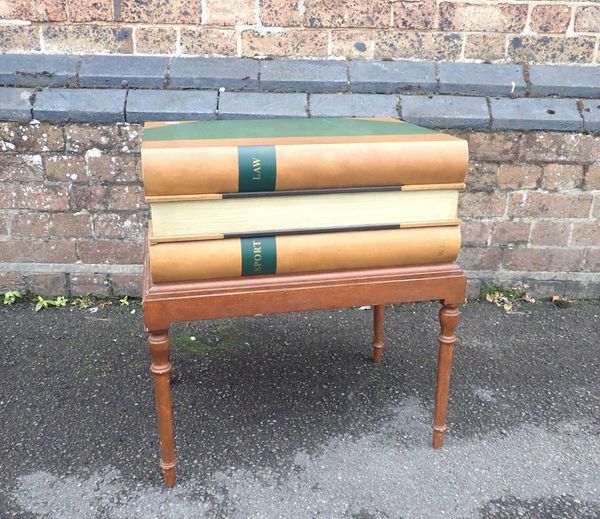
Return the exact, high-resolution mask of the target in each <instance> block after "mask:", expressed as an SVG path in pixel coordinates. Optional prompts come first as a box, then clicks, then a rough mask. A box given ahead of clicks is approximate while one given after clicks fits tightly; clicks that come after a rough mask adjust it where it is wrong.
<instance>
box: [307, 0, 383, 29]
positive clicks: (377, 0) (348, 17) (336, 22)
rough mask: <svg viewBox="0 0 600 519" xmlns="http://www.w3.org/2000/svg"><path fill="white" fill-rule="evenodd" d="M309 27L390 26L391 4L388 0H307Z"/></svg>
mask: <svg viewBox="0 0 600 519" xmlns="http://www.w3.org/2000/svg"><path fill="white" fill-rule="evenodd" d="M304 5H305V9H306V10H305V14H304V19H305V24H306V25H307V26H308V27H361V28H362V27H380V28H383V27H389V25H390V4H389V2H387V1H386V0H371V1H369V2H363V1H361V0H347V1H345V2H329V1H328V0H305V1H304Z"/></svg>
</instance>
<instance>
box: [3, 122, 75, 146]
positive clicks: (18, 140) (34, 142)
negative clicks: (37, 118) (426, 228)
mask: <svg viewBox="0 0 600 519" xmlns="http://www.w3.org/2000/svg"><path fill="white" fill-rule="evenodd" d="M0 141H1V142H0V151H14V152H16V153H39V152H41V151H60V150H62V149H63V148H64V146H65V142H64V139H63V134H62V128H61V127H60V126H56V125H52V124H40V123H33V122H32V123H29V124H21V123H10V122H9V123H0Z"/></svg>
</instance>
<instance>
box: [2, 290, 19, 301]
mask: <svg viewBox="0 0 600 519" xmlns="http://www.w3.org/2000/svg"><path fill="white" fill-rule="evenodd" d="M22 298H23V296H22V295H21V292H19V291H18V290H9V291H8V292H4V304H5V305H12V304H13V303H14V302H15V301H16V300H17V299H22Z"/></svg>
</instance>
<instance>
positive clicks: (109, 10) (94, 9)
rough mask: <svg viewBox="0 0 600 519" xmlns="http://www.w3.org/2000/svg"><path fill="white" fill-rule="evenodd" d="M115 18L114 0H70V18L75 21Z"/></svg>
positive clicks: (110, 19)
mask: <svg viewBox="0 0 600 519" xmlns="http://www.w3.org/2000/svg"><path fill="white" fill-rule="evenodd" d="M113 18H114V17H113V0H76V1H74V2H69V20H71V21H73V22H91V21H101V22H110V21H112V20H113Z"/></svg>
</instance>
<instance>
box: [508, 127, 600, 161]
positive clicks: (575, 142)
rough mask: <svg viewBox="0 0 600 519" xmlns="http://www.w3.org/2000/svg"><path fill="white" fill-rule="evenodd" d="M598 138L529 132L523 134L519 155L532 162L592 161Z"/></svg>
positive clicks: (599, 144)
mask: <svg viewBox="0 0 600 519" xmlns="http://www.w3.org/2000/svg"><path fill="white" fill-rule="evenodd" d="M599 156H600V138H598V137H596V138H594V137H593V136H591V135H584V134H578V133H567V132H529V133H526V134H524V135H523V138H522V141H521V150H520V153H519V157H520V158H521V159H522V160H524V161H532V162H538V161H539V162H577V163H579V164H585V163H594V162H595V161H597V160H598V157H599Z"/></svg>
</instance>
